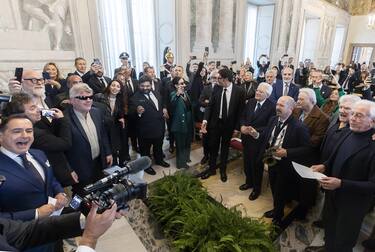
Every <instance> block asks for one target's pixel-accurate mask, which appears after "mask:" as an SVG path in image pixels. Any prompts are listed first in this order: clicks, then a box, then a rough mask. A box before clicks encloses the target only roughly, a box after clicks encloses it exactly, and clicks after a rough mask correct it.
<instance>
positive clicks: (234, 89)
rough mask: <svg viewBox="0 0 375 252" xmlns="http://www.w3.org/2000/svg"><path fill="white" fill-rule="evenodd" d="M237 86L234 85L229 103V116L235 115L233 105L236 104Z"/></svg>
mask: <svg viewBox="0 0 375 252" xmlns="http://www.w3.org/2000/svg"><path fill="white" fill-rule="evenodd" d="M236 92H237V90H236V86H235V85H234V84H233V83H232V93H231V94H230V101H229V107H228V116H229V115H233V114H234V113H233V111H232V110H233V103H234V102H235V96H236V94H235V93H236Z"/></svg>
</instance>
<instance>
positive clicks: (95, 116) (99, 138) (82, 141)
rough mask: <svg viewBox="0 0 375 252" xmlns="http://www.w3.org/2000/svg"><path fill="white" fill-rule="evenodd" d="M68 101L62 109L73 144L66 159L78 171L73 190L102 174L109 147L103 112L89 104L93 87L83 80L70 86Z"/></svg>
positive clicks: (109, 158)
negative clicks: (76, 181) (67, 104)
mask: <svg viewBox="0 0 375 252" xmlns="http://www.w3.org/2000/svg"><path fill="white" fill-rule="evenodd" d="M69 97H70V104H71V105H72V106H70V107H68V108H67V109H66V110H65V111H64V113H65V116H66V118H67V119H69V121H70V128H71V131H72V148H70V149H69V150H68V151H67V157H68V161H69V163H70V165H71V167H72V168H73V169H74V171H75V172H76V173H77V175H78V181H79V183H78V184H74V185H73V191H74V192H75V193H78V194H79V193H83V187H84V186H86V185H88V184H91V183H93V182H95V181H97V180H98V179H100V178H102V177H103V175H104V174H103V172H102V170H103V169H105V168H107V167H108V166H111V165H112V154H111V147H110V144H109V139H108V135H107V133H106V131H105V129H104V123H103V121H104V119H103V115H102V112H101V111H99V110H98V109H96V108H94V107H92V103H93V97H94V96H93V90H92V89H91V88H90V87H89V86H88V85H87V84H85V83H81V84H76V85H74V86H73V87H71V89H70V90H69Z"/></svg>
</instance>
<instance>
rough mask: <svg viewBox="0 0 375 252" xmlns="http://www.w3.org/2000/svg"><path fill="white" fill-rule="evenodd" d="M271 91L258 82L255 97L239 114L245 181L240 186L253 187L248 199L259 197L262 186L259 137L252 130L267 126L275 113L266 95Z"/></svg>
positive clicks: (260, 130)
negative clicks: (240, 114)
mask: <svg viewBox="0 0 375 252" xmlns="http://www.w3.org/2000/svg"><path fill="white" fill-rule="evenodd" d="M271 93H272V86H271V85H270V84H268V83H265V82H262V83H260V84H259V86H258V88H257V90H256V92H255V98H252V99H250V100H249V102H248V103H247V104H246V106H245V109H244V111H243V114H242V116H241V121H240V127H241V139H242V145H243V161H244V164H243V166H244V171H245V174H246V182H245V183H244V184H243V185H241V186H240V190H241V191H244V190H247V189H250V188H253V191H252V192H251V194H250V196H249V200H255V199H257V198H258V197H259V195H260V191H261V187H262V177H263V166H264V165H263V163H261V162H257V160H259V158H258V155H259V144H260V141H259V139H255V138H254V136H255V135H254V134H252V131H254V130H256V131H258V132H262V131H263V130H264V129H265V127H266V126H267V122H268V120H269V119H270V118H271V117H272V116H274V115H275V113H276V111H275V104H274V103H273V102H271V101H270V100H269V99H268V97H270V95H271Z"/></svg>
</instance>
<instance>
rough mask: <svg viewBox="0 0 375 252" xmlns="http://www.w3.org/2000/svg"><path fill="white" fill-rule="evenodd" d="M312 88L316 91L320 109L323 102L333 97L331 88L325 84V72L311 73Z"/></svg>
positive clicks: (316, 71) (315, 71) (310, 86)
mask: <svg viewBox="0 0 375 252" xmlns="http://www.w3.org/2000/svg"><path fill="white" fill-rule="evenodd" d="M310 77H311V81H312V85H309V88H312V89H313V90H314V91H315V95H316V100H317V105H318V107H320V106H322V104H323V102H324V101H325V100H326V99H328V98H329V96H330V95H331V92H332V90H331V88H330V87H328V86H327V85H325V84H324V83H323V72H322V70H314V71H311V73H310Z"/></svg>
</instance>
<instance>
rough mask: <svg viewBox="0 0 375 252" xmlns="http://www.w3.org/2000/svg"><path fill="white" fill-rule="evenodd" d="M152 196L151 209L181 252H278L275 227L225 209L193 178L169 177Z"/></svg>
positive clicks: (157, 184)
mask: <svg viewBox="0 0 375 252" xmlns="http://www.w3.org/2000/svg"><path fill="white" fill-rule="evenodd" d="M149 193H150V195H149V198H148V205H149V208H150V210H151V212H152V214H153V216H154V218H155V219H156V221H157V222H158V223H159V224H160V226H161V228H162V230H163V232H164V234H165V236H166V237H167V238H168V239H170V240H171V243H172V245H173V247H174V248H175V249H176V250H177V251H189V252H190V251H192V252H194V251H199V252H213V251H215V252H216V251H218V252H232V251H233V252H242V251H254V252H257V251H259V252H263V251H275V247H274V245H273V243H272V236H273V235H274V230H273V227H272V226H271V225H269V224H266V223H264V222H262V221H259V220H256V219H251V218H248V217H242V216H241V211H239V210H238V209H237V207H232V208H230V209H227V208H225V207H223V206H222V205H221V204H220V203H218V202H216V201H215V200H212V198H210V196H209V195H208V193H207V190H206V189H205V188H203V187H202V184H201V183H200V181H199V180H198V179H197V178H194V177H192V176H191V175H188V174H184V173H179V174H175V175H173V176H165V177H164V178H163V179H161V180H159V181H157V182H155V183H153V184H152V185H150V186H149Z"/></svg>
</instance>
